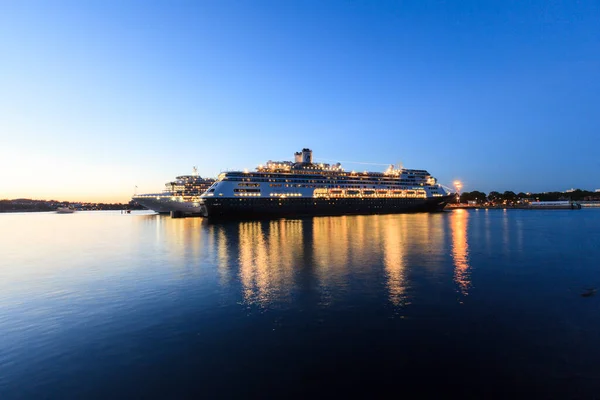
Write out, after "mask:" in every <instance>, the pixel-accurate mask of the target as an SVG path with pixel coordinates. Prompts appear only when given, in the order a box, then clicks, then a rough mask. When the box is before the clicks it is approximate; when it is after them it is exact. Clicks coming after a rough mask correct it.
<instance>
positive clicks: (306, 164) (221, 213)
mask: <svg viewBox="0 0 600 400" xmlns="http://www.w3.org/2000/svg"><path fill="white" fill-rule="evenodd" d="M294 156H295V160H294V162H291V161H269V162H267V163H266V165H260V166H258V168H256V171H254V172H248V171H236V172H224V173H221V174H220V175H219V176H218V178H217V180H216V182H215V183H214V184H213V185H212V186H211V187H210V188H209V189H208V190H207V191H206V192H205V193H204V194H202V196H201V199H202V205H201V208H202V215H204V216H206V217H209V218H217V219H221V218H261V217H286V216H291V217H297V216H312V215H347V214H389V213H401V212H417V211H441V210H442V209H443V208H444V207H445V206H446V204H447V203H448V201H450V199H451V198H452V197H453V194H452V193H450V192H449V191H447V190H446V189H445V188H444V187H443V186H442V185H440V184H439V183H437V180H436V179H435V178H434V177H432V176H431V175H430V174H429V173H428V172H427V171H425V170H419V169H405V168H396V167H394V166H393V165H390V167H389V168H388V169H387V170H386V171H385V172H366V171H365V172H357V171H351V172H348V171H345V170H344V169H343V168H342V166H341V164H340V163H337V164H334V165H330V164H322V163H315V162H313V156H312V151H311V150H310V149H303V150H302V151H301V152H297V153H295V154H294Z"/></svg>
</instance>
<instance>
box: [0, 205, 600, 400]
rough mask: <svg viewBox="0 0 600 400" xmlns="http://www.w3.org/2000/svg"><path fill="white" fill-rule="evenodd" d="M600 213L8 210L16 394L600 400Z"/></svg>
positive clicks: (1, 232) (2, 221) (6, 314)
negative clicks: (254, 217) (236, 214)
mask: <svg viewBox="0 0 600 400" xmlns="http://www.w3.org/2000/svg"><path fill="white" fill-rule="evenodd" d="M599 228H600V210H590V209H584V210H580V211H561V210H553V211H528V210H513V211H508V212H507V211H502V210H490V211H484V210H480V211H464V210H457V211H453V212H445V213H439V214H405V215H385V216H356V217H354V216H353V217H319V218H313V219H301V220H274V221H261V222H241V223H226V224H210V223H207V221H205V220H203V219H170V218H169V217H163V216H157V215H149V214H132V215H121V214H119V213H118V212H80V213H76V214H73V215H58V214H52V213H42V214H2V215H0V238H1V243H0V249H1V252H0V255H1V258H0V333H1V334H0V398H1V399H12V398H61V399H63V398H117V397H127V398H139V397H146V398H148V397H161V398H178V397H179V398H180V397H185V396H189V397H197V398H198V397H202V398H215V397H220V398H223V397H236V398H248V397H260V398H266V397H274V398H285V397H292V396H302V395H310V396H316V397H319V396H323V395H324V394H327V393H333V394H337V395H340V394H347V393H358V392H359V391H364V393H365V394H369V395H375V394H384V393H388V394H392V395H394V397H407V396H409V395H411V394H412V395H413V396H414V395H415V394H421V395H423V394H431V393H438V394H441V395H444V396H445V397H448V396H450V395H453V394H456V393H460V394H463V395H467V396H487V397H490V396H492V395H496V396H498V395H504V396H511V397H521V396H522V397H526V396H532V395H534V396H537V397H542V396H543V397H560V398H566V397H578V396H581V397H587V398H590V397H597V396H600V293H599V294H598V295H596V296H592V297H582V296H581V293H582V292H583V290H584V288H587V287H599V288H600V229H599Z"/></svg>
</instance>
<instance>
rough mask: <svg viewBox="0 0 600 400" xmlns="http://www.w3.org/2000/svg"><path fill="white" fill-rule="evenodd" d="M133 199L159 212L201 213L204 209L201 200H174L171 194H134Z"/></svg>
mask: <svg viewBox="0 0 600 400" xmlns="http://www.w3.org/2000/svg"><path fill="white" fill-rule="evenodd" d="M133 200H135V201H136V202H138V203H139V204H141V205H143V206H144V207H146V208H147V209H149V210H152V211H154V212H157V213H159V214H169V213H170V212H171V211H178V212H181V213H183V214H185V215H199V214H200V213H201V211H202V210H203V207H201V205H200V202H197V201H196V202H192V201H180V200H179V199H178V198H176V199H175V200H173V199H172V198H171V197H170V196H134V197H133Z"/></svg>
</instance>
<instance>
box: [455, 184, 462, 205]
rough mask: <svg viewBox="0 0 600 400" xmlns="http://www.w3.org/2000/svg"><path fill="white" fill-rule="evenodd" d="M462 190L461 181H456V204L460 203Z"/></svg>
mask: <svg viewBox="0 0 600 400" xmlns="http://www.w3.org/2000/svg"><path fill="white" fill-rule="evenodd" d="M460 188H462V183H461V181H454V189H455V190H456V202H457V203H460Z"/></svg>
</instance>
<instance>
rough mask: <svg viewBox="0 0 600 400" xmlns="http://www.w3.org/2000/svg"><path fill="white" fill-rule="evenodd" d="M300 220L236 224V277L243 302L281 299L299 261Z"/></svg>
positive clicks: (260, 302) (264, 304)
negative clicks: (237, 259)
mask: <svg viewBox="0 0 600 400" xmlns="http://www.w3.org/2000/svg"><path fill="white" fill-rule="evenodd" d="M302 242H303V238H302V221H294V220H274V221H268V222H266V221H251V222H241V223H240V224H239V268H240V269H239V277H240V282H241V284H242V287H243V289H242V290H243V295H244V301H245V302H247V303H250V304H258V305H261V306H267V305H269V304H273V303H275V302H281V301H285V300H287V299H288V297H289V293H290V290H292V289H293V287H294V285H295V282H294V272H295V267H296V264H297V263H299V261H300V260H302Z"/></svg>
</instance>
